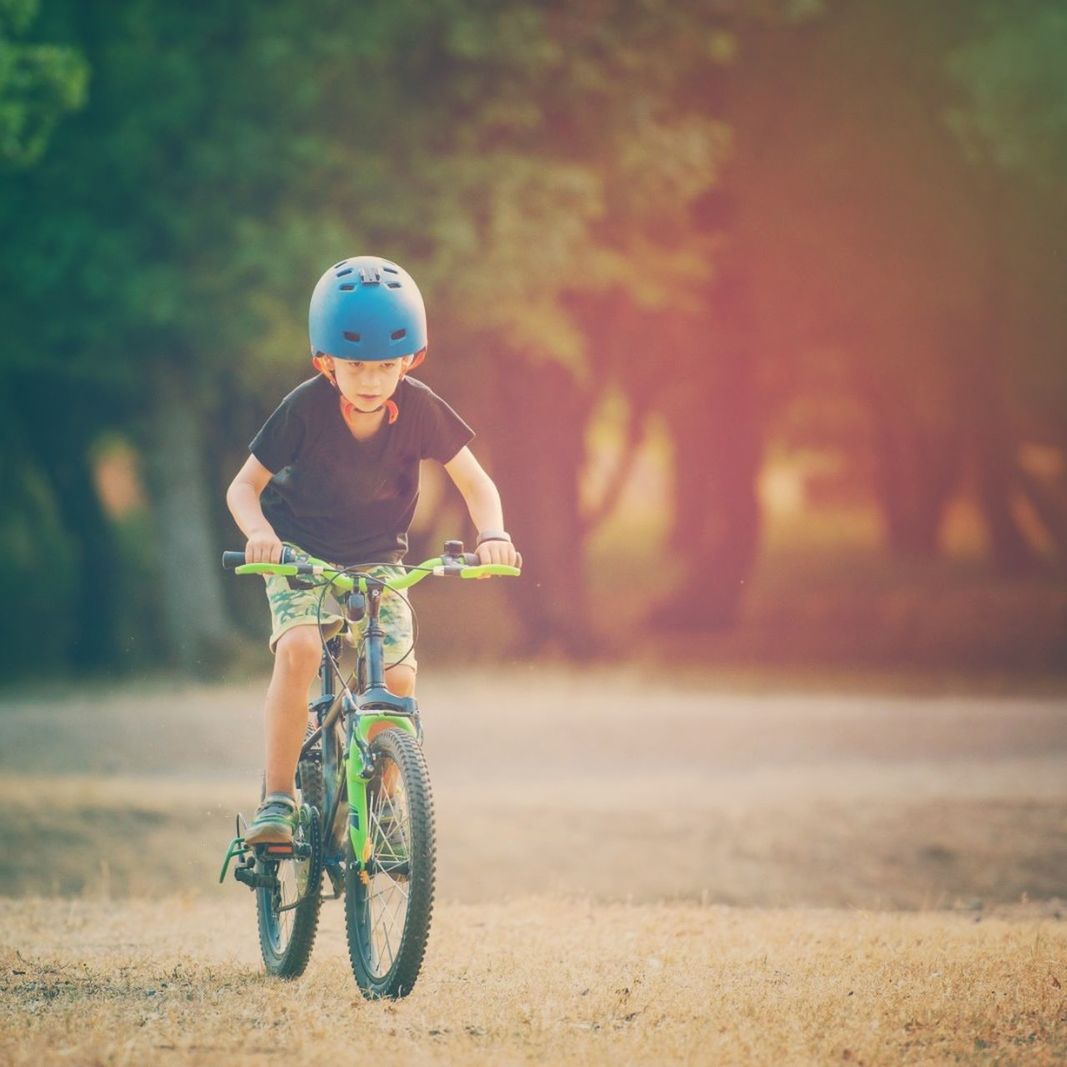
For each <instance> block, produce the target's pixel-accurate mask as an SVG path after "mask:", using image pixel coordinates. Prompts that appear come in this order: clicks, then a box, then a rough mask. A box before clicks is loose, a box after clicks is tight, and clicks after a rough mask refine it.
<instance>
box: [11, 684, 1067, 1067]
mask: <svg viewBox="0 0 1067 1067" xmlns="http://www.w3.org/2000/svg"><path fill="white" fill-rule="evenodd" d="M261 693H262V686H261V685H260V684H258V683H256V684H248V685H241V686H219V687H207V686H204V687H201V686H186V687H182V688H175V687H166V686H162V685H160V684H159V683H158V682H156V683H153V684H152V685H150V686H149V685H144V686H137V685H133V684H127V685H125V686H123V687H122V688H120V689H116V690H97V691H93V692H75V691H70V692H66V693H63V692H58V693H57V692H55V691H49V692H47V693H46V694H45V693H42V692H41V691H38V692H36V693H34V694H27V695H18V694H16V693H9V694H8V695H7V696H5V697H3V698H0V771H2V772H3V776H2V778H0V799H2V802H3V804H4V809H5V813H6V816H7V818H6V824H7V827H8V830H9V834H8V848H6V849H5V850H4V852H3V855H2V858H0V893H2V894H4V895H5V896H6V898H7V899H6V900H2V901H0V987H2V988H0V991H2V992H3V994H4V995H3V1002H4V1006H3V1007H2V1008H0V1063H19V1064H21V1063H30V1062H34V1063H43V1062H64V1063H71V1062H77V1063H91V1062H98V1063H106V1064H119V1063H144V1062H161V1063H172V1062H173V1063H182V1064H184V1063H212V1062H219V1060H221V1059H222V1058H223V1056H224V1057H225V1059H226V1060H227V1062H232V1063H243V1062H249V1063H252V1062H273V1061H274V1060H275V1059H276V1058H277V1057H280V1056H281V1055H283V1054H284V1055H290V1054H292V1053H294V1052H297V1053H301V1054H308V1055H311V1054H314V1055H316V1056H318V1055H319V1054H323V1055H328V1054H331V1053H332V1052H336V1053H337V1054H338V1055H342V1054H344V1051H345V1049H346V1048H348V1049H351V1048H352V1047H355V1048H357V1049H360V1050H362V1051H366V1052H368V1053H373V1054H374V1056H375V1059H376V1061H378V1060H380V1061H383V1062H386V1063H388V1062H404V1063H411V1062H427V1063H446V1062H473V1063H512V1062H515V1063H519V1062H548V1061H552V1062H568V1063H571V1062H573V1063H604V1062H609V1061H617V1062H634V1063H637V1062H640V1063H654V1062H680V1063H712V1062H715V1063H723V1062H726V1063H728V1062H748V1063H771V1062H773V1063H809V1062H818V1063H825V1062H855V1063H860V1062H862V1063H932V1062H975V1063H994V1062H996V1063H1027V1064H1030V1063H1060V1062H1064V1061H1065V1060H1067V1000H1065V998H1064V996H1063V983H1064V982H1065V981H1067V965H1065V961H1067V924H1065V923H1064V922H1063V916H1064V914H1067V905H1065V904H1064V903H1063V901H1064V900H1065V899H1067V832H1065V831H1067V702H1065V701H1064V699H1063V698H1062V696H1061V695H1058V694H1055V693H1050V694H1047V695H1030V696H1006V695H985V696H975V695H971V696H958V695H951V694H948V693H945V692H940V693H936V694H935V693H931V694H929V695H922V694H918V693H897V694H894V695H877V694H864V693H861V692H849V693H841V692H837V693H834V692H829V691H827V692H822V691H819V690H812V689H807V690H805V691H803V692H799V691H795V690H778V689H775V688H760V687H758V686H751V685H748V686H745V687H728V686H725V685H724V684H723V683H722V681H721V680H717V679H715V678H714V677H699V676H696V675H693V676H692V677H690V678H689V680H688V681H683V682H679V683H677V684H675V685H673V686H672V687H670V688H669V689H668V688H665V687H664V686H662V685H659V684H651V683H650V682H649V680H648V678H647V677H646V676H644V675H639V674H638V673H637V672H636V671H634V672H630V671H626V670H622V671H613V672H599V673H584V674H577V673H571V672H562V671H558V670H547V669H544V668H537V667H530V668H513V669H511V670H509V671H505V672H499V673H494V674H492V675H490V674H487V673H481V674H460V673H448V672H446V671H442V670H440V669H437V670H435V671H434V672H432V673H431V672H427V674H426V676H425V678H424V679H422V680H420V692H419V696H420V701H421V702H422V705H423V708H424V717H425V725H426V730H427V741H426V750H427V755H428V759H429V762H430V767H431V773H432V776H433V781H434V789H435V798H436V805H437V813H438V835H439V882H438V885H439V891H438V900H439V901H440V906H439V908H438V910H437V913H436V917H435V923H434V928H433V933H432V939H431V948H430V953H429V955H428V957H427V961H426V964H425V967H424V970H423V975H422V977H421V978H420V981H419V985H418V986H417V988H416V991H415V993H414V994H413V995H412V996H411V997H410V998H409V999H408V1000H407V1001H405V1002H404V1003H403V1004H399V1005H365V1004H363V1003H362V1001H360V1000H359V998H358V994H357V991H356V989H355V986H354V984H353V982H352V979H351V975H350V974H349V973H348V970H347V960H346V954H345V950H344V934H343V922H342V921H341V918H340V908H339V906H338V905H337V904H328V905H326V907H325V908H324V913H323V914H324V925H323V933H322V937H321V938H320V941H319V943H318V945H317V947H316V951H315V955H314V956H313V958H312V963H311V967H310V969H309V972H308V975H307V976H306V977H305V978H304V979H302V980H301V982H300V983H298V984H297V985H296V986H293V985H285V986H278V985H276V984H275V983H272V982H270V981H268V980H267V979H265V978H263V977H261V976H260V975H259V968H258V951H257V946H256V938H255V923H254V915H253V905H252V899H251V896H250V895H249V894H248V892H247V890H245V889H244V888H243V887H240V886H238V885H237V884H236V883H233V882H232V881H231V883H230V884H228V885H226V886H218V885H216V884H215V879H216V878H217V872H218V864H219V861H220V860H221V856H222V852H223V850H224V848H225V845H226V842H227V841H228V839H229V836H230V833H231V825H232V819H233V813H234V811H235V810H237V809H238V808H243V809H245V810H250V809H251V807H253V806H254V802H255V798H256V795H257V791H258V773H259V772H258V768H259V766H260V763H261V754H260V744H261V725H260V722H259V719H260V700H261ZM846 987H847V988H846ZM346 1019H349V1020H351V1022H352V1024H353V1025H352V1027H351V1028H349V1027H348V1026H347V1025H342V1026H341V1027H340V1028H339V1027H338V1026H337V1023H338V1022H342V1023H344V1020H346ZM357 1023H358V1025H356V1024H357ZM352 1041H355V1042H356V1044H355V1046H353V1045H352Z"/></svg>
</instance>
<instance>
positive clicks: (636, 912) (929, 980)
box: [0, 898, 1067, 1067]
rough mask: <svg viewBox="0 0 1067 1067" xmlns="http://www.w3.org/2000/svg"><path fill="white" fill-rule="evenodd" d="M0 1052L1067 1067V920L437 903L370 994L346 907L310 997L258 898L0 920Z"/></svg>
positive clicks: (191, 1059) (203, 1060)
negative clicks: (354, 968)
mask: <svg viewBox="0 0 1067 1067" xmlns="http://www.w3.org/2000/svg"><path fill="white" fill-rule="evenodd" d="M0 940H2V943H3V946H4V947H3V950H2V955H0V986H2V989H3V994H4V995H3V1007H2V1008H0V1020H2V1030H0V1034H2V1036H0V1060H2V1061H3V1062H4V1063H7V1064H11V1065H12V1067H21V1065H34V1067H39V1065H41V1064H45V1063H78V1064H108V1065H116V1067H117V1065H120V1064H144V1063H161V1064H216V1063H221V1062H226V1063H228V1064H234V1065H241V1064H253V1063H274V1062H278V1063H282V1062H294V1058H295V1062H309V1061H310V1060H311V1058H312V1057H314V1058H315V1060H316V1061H318V1062H331V1061H335V1062H339V1063H340V1062H344V1063H350V1062H359V1061H369V1062H373V1063H376V1064H393V1063H403V1064H420V1063H427V1064H431V1063H439V1064H453V1063H464V1064H467V1063H469V1064H494V1065H496V1064H510V1063H527V1062H541V1063H561V1064H592V1063H615V1064H618V1063H627V1064H629V1063H647V1064H658V1063H665V1062H669V1063H692V1064H697V1063H760V1064H764V1063H767V1064H782V1065H786V1064H807V1063H853V1064H912V1063H915V1064H917V1063H957V1062H966V1063H989V1064H993V1063H997V1064H1027V1065H1037V1064H1058V1063H1062V1062H1063V1061H1064V1058H1065V1057H1067V1002H1065V998H1064V993H1063V984H1064V983H1065V982H1067V962H1065V961H1067V928H1065V926H1064V925H1063V924H1061V923H1056V922H1054V921H1052V920H1048V919H1044V920H1042V919H1037V918H1033V919H1016V920H1011V921H1009V920H1003V919H987V920H985V921H983V922H981V923H976V922H975V921H974V920H973V919H972V918H965V917H962V916H946V915H940V914H938V915H932V914H911V915H899V914H898V915H887V914H877V913H863V912H834V911H820V910H790V911H760V910H741V909H733V908H725V907H712V908H698V907H686V906H679V905H672V906H668V905H658V906H642V907H626V906H623V905H610V906H609V905H599V906H598V905H593V904H590V903H583V902H574V901H567V900H559V899H549V898H535V899H528V900H520V901H515V902H512V903H510V904H497V905H485V906H473V905H467V906H463V905H451V906H446V907H443V908H441V909H440V912H439V914H438V916H437V919H436V924H435V929H434V938H433V944H432V949H431V952H430V954H429V957H428V959H427V962H426V967H425V971H424V975H423V977H422V979H421V980H420V982H419V984H418V986H417V987H416V990H415V992H414V993H413V994H412V996H411V997H410V998H408V999H407V1000H406V1001H404V1002H402V1003H397V1004H392V1003H386V1004H382V1003H367V1002H364V1001H362V1000H361V999H360V997H359V996H358V993H357V991H356V988H355V986H354V984H353V981H352V977H351V975H350V973H349V971H348V967H347V960H346V957H345V952H344V943H343V931H342V929H341V925H340V923H339V909H338V907H337V905H332V907H331V909H330V910H329V911H328V912H327V913H326V914H325V920H324V929H323V931H322V934H321V936H320V941H319V944H318V945H317V948H316V952H315V956H314V957H313V959H312V963H311V966H310V968H309V972H308V974H307V975H306V976H305V977H304V978H303V979H301V980H300V981H299V982H298V983H297V984H285V983H279V982H276V981H273V980H269V979H267V978H265V977H263V976H261V975H260V974H259V973H258V969H257V963H258V961H257V959H256V946H255V937H254V925H253V922H252V914H251V907H250V901H249V900H244V899H241V900H234V899H231V900H229V901H227V902H225V903H222V902H218V901H216V902H213V903H209V902H207V901H193V900H189V899H184V900H183V899H173V900H165V901H158V902H155V901H154V902H147V901H131V902H128V903H126V904H124V905H122V906H121V907H116V906H112V905H107V904H104V903H89V902H81V901H78V902H68V903H62V904H60V903H56V902H52V901H41V900H32V899H29V900H22V901H17V902H8V903H5V904H3V905H2V906H0Z"/></svg>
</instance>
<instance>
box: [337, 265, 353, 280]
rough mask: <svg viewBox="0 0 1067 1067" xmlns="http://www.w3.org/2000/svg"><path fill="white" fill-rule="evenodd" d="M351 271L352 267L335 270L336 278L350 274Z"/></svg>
mask: <svg viewBox="0 0 1067 1067" xmlns="http://www.w3.org/2000/svg"><path fill="white" fill-rule="evenodd" d="M351 273H352V268H351V267H348V268H347V269H346V270H339V271H338V272H337V277H338V278H343V277H344V276H345V275H346V274H351Z"/></svg>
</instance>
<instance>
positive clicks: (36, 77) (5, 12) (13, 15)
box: [0, 0, 88, 168]
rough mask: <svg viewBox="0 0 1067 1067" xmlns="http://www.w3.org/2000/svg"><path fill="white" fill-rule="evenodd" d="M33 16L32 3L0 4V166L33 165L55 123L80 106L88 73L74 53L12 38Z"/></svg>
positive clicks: (19, 0) (6, 1)
mask: <svg viewBox="0 0 1067 1067" xmlns="http://www.w3.org/2000/svg"><path fill="white" fill-rule="evenodd" d="M36 14H37V0H3V2H2V3H0V168H20V167H30V166H32V165H33V164H34V163H36V162H37V161H38V160H39V159H40V158H41V156H42V154H43V153H44V151H45V148H46V146H47V145H48V141H49V138H50V137H51V136H52V132H53V130H54V129H55V127H56V125H57V123H58V122H59V121H60V120H61V119H62V118H63V116H64V115H66V114H68V113H69V112H71V111H75V110H77V109H78V108H80V107H81V106H82V105H83V104H84V102H85V95H86V88H87V84H88V69H87V67H86V64H85V61H84V59H83V58H82V56H81V54H80V53H79V52H78V51H77V50H75V49H73V48H67V47H62V46H59V45H53V44H36V43H27V42H23V41H18V40H16V38H18V37H21V36H22V35H23V34H25V33H26V32H27V31H28V29H29V27H30V25H31V24H32V22H33V20H34V17H35V16H36Z"/></svg>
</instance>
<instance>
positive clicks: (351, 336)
mask: <svg viewBox="0 0 1067 1067" xmlns="http://www.w3.org/2000/svg"><path fill="white" fill-rule="evenodd" d="M344 336H345V340H346V341H351V342H352V343H353V344H359V334H358V333H351V332H350V331H348V330H345V334H344Z"/></svg>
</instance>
